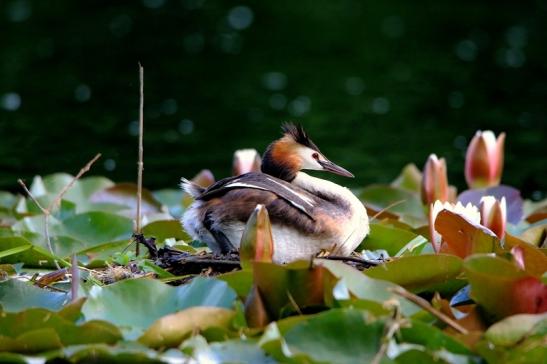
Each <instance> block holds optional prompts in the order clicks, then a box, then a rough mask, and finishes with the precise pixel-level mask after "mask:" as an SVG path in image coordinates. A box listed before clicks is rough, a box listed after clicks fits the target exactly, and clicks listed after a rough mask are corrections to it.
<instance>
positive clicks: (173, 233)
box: [142, 220, 192, 243]
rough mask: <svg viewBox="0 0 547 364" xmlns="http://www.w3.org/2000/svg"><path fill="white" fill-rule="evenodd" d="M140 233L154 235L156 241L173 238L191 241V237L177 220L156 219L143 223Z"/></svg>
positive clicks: (148, 235) (160, 241)
mask: <svg viewBox="0 0 547 364" xmlns="http://www.w3.org/2000/svg"><path fill="white" fill-rule="evenodd" d="M142 233H143V234H144V235H145V236H147V237H151V236H153V237H155V238H156V240H157V242H158V243H162V242H163V241H165V239H169V238H174V239H176V240H183V241H191V240H192V238H191V237H190V235H188V233H187V232H186V231H184V230H183V229H182V225H181V223H180V221H178V220H158V221H154V222H151V223H149V224H147V225H145V226H144V227H143V228H142Z"/></svg>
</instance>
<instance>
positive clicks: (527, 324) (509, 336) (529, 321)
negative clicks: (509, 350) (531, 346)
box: [484, 313, 547, 346]
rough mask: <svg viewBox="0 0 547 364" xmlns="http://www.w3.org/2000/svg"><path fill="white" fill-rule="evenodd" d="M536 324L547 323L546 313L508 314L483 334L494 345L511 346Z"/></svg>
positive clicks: (528, 332)
mask: <svg viewBox="0 0 547 364" xmlns="http://www.w3.org/2000/svg"><path fill="white" fill-rule="evenodd" d="M538 325H543V326H544V327H545V326H546V325H547V313H542V314H537V315H530V314H520V315H514V316H509V317H507V318H505V319H503V320H502V321H499V322H496V323H495V324H494V325H492V326H490V327H489V328H488V330H487V331H486V333H485V334H484V336H485V337H486V339H488V340H489V341H490V342H492V343H493V344H494V345H500V346H513V345H515V344H517V343H518V342H519V341H521V340H522V339H523V338H525V337H526V336H527V335H529V334H530V333H531V332H532V330H533V329H534V327H535V326H538Z"/></svg>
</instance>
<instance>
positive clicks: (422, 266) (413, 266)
mask: <svg viewBox="0 0 547 364" xmlns="http://www.w3.org/2000/svg"><path fill="white" fill-rule="evenodd" d="M417 267H419V268H417ZM462 268H463V261H462V260H461V259H460V258H458V257H455V256H453V255H445V254H436V255H418V256H407V257H402V258H398V259H395V260H392V261H390V262H387V263H384V264H382V265H379V266H376V267H373V268H370V269H367V270H366V271H365V272H364V273H365V274H366V275H367V276H369V277H371V278H375V279H382V280H385V281H390V282H393V283H396V284H398V285H400V286H403V287H405V288H406V289H409V290H411V291H414V292H423V291H426V290H428V289H430V288H432V287H435V288H437V290H438V289H439V284H442V283H445V284H446V283H449V282H450V280H453V279H455V278H456V277H457V276H458V275H459V274H460V273H461V271H462ZM461 284H462V285H464V284H465V281H463V280H462V282H461Z"/></svg>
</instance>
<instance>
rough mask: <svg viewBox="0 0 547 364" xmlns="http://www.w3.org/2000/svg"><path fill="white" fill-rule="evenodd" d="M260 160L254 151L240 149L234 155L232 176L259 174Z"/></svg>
mask: <svg viewBox="0 0 547 364" xmlns="http://www.w3.org/2000/svg"><path fill="white" fill-rule="evenodd" d="M260 164H261V159H260V155H259V154H258V152H257V151H256V149H240V150H236V152H235V153H234V162H233V168H232V175H234V176H239V175H241V174H245V173H249V172H260Z"/></svg>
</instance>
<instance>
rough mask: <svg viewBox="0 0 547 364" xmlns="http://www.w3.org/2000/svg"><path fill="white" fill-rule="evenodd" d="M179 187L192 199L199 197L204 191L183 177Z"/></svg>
mask: <svg viewBox="0 0 547 364" xmlns="http://www.w3.org/2000/svg"><path fill="white" fill-rule="evenodd" d="M180 187H181V188H182V189H183V190H184V192H186V193H187V194H189V195H190V196H192V197H193V198H197V197H199V196H201V194H202V193H203V192H204V191H205V188H203V187H201V186H199V185H197V184H195V183H194V182H192V181H189V180H187V179H186V178H184V177H183V178H181V179H180Z"/></svg>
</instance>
